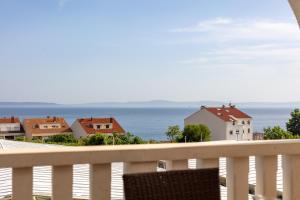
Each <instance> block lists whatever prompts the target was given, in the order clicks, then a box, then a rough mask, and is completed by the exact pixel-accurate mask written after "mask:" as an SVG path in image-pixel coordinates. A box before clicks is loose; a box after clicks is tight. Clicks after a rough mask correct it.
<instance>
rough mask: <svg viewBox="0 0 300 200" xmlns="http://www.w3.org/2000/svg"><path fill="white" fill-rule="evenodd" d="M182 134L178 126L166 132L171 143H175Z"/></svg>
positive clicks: (170, 127) (171, 127)
mask: <svg viewBox="0 0 300 200" xmlns="http://www.w3.org/2000/svg"><path fill="white" fill-rule="evenodd" d="M181 134H182V132H181V130H180V127H179V126H178V125H175V126H169V128H168V130H167V131H166V136H167V137H168V139H169V140H170V141H171V142H174V141H175V140H176V138H177V137H179V135H181Z"/></svg>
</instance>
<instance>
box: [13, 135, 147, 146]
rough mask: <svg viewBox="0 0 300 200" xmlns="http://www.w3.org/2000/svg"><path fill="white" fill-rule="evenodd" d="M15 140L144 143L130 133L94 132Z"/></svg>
mask: <svg viewBox="0 0 300 200" xmlns="http://www.w3.org/2000/svg"><path fill="white" fill-rule="evenodd" d="M15 140H16V141H24V142H35V143H47V144H60V145H68V146H90V145H122V144H144V143H146V141H144V140H143V139H142V138H140V137H138V136H135V135H133V134H131V133H127V134H125V135H117V134H113V135H107V134H100V133H99V134H94V135H91V136H89V137H85V138H79V139H77V138H75V137H74V135H73V134H65V135H53V136H50V137H48V138H45V139H42V138H32V139H27V138H25V137H17V138H16V139H15Z"/></svg>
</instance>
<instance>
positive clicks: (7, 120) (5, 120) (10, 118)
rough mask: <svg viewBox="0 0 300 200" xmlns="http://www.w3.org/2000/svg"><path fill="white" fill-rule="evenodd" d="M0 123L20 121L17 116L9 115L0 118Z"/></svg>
mask: <svg viewBox="0 0 300 200" xmlns="http://www.w3.org/2000/svg"><path fill="white" fill-rule="evenodd" d="M0 123H1V124H10V123H20V120H19V118H17V117H9V118H6V117H4V118H0Z"/></svg>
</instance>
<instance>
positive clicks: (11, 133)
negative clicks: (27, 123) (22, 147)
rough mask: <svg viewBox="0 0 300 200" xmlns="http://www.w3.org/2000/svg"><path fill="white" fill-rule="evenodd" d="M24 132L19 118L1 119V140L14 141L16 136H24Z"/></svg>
mask: <svg viewBox="0 0 300 200" xmlns="http://www.w3.org/2000/svg"><path fill="white" fill-rule="evenodd" d="M23 135H24V131H23V128H22V125H21V122H20V120H19V118H17V117H3V118H0V138H3V139H14V138H15V137H16V136H23Z"/></svg>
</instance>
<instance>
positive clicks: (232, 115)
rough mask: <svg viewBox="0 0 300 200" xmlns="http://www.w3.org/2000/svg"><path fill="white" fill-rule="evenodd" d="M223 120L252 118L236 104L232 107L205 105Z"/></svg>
mask: <svg viewBox="0 0 300 200" xmlns="http://www.w3.org/2000/svg"><path fill="white" fill-rule="evenodd" d="M204 109H206V110H207V111H209V112H211V113H213V114H214V115H216V116H217V117H219V118H220V119H222V120H223V121H227V122H228V121H235V119H242V118H252V117H250V116H249V115H247V114H246V113H244V112H242V111H241V110H239V109H237V108H236V107H234V106H230V107H204Z"/></svg>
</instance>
